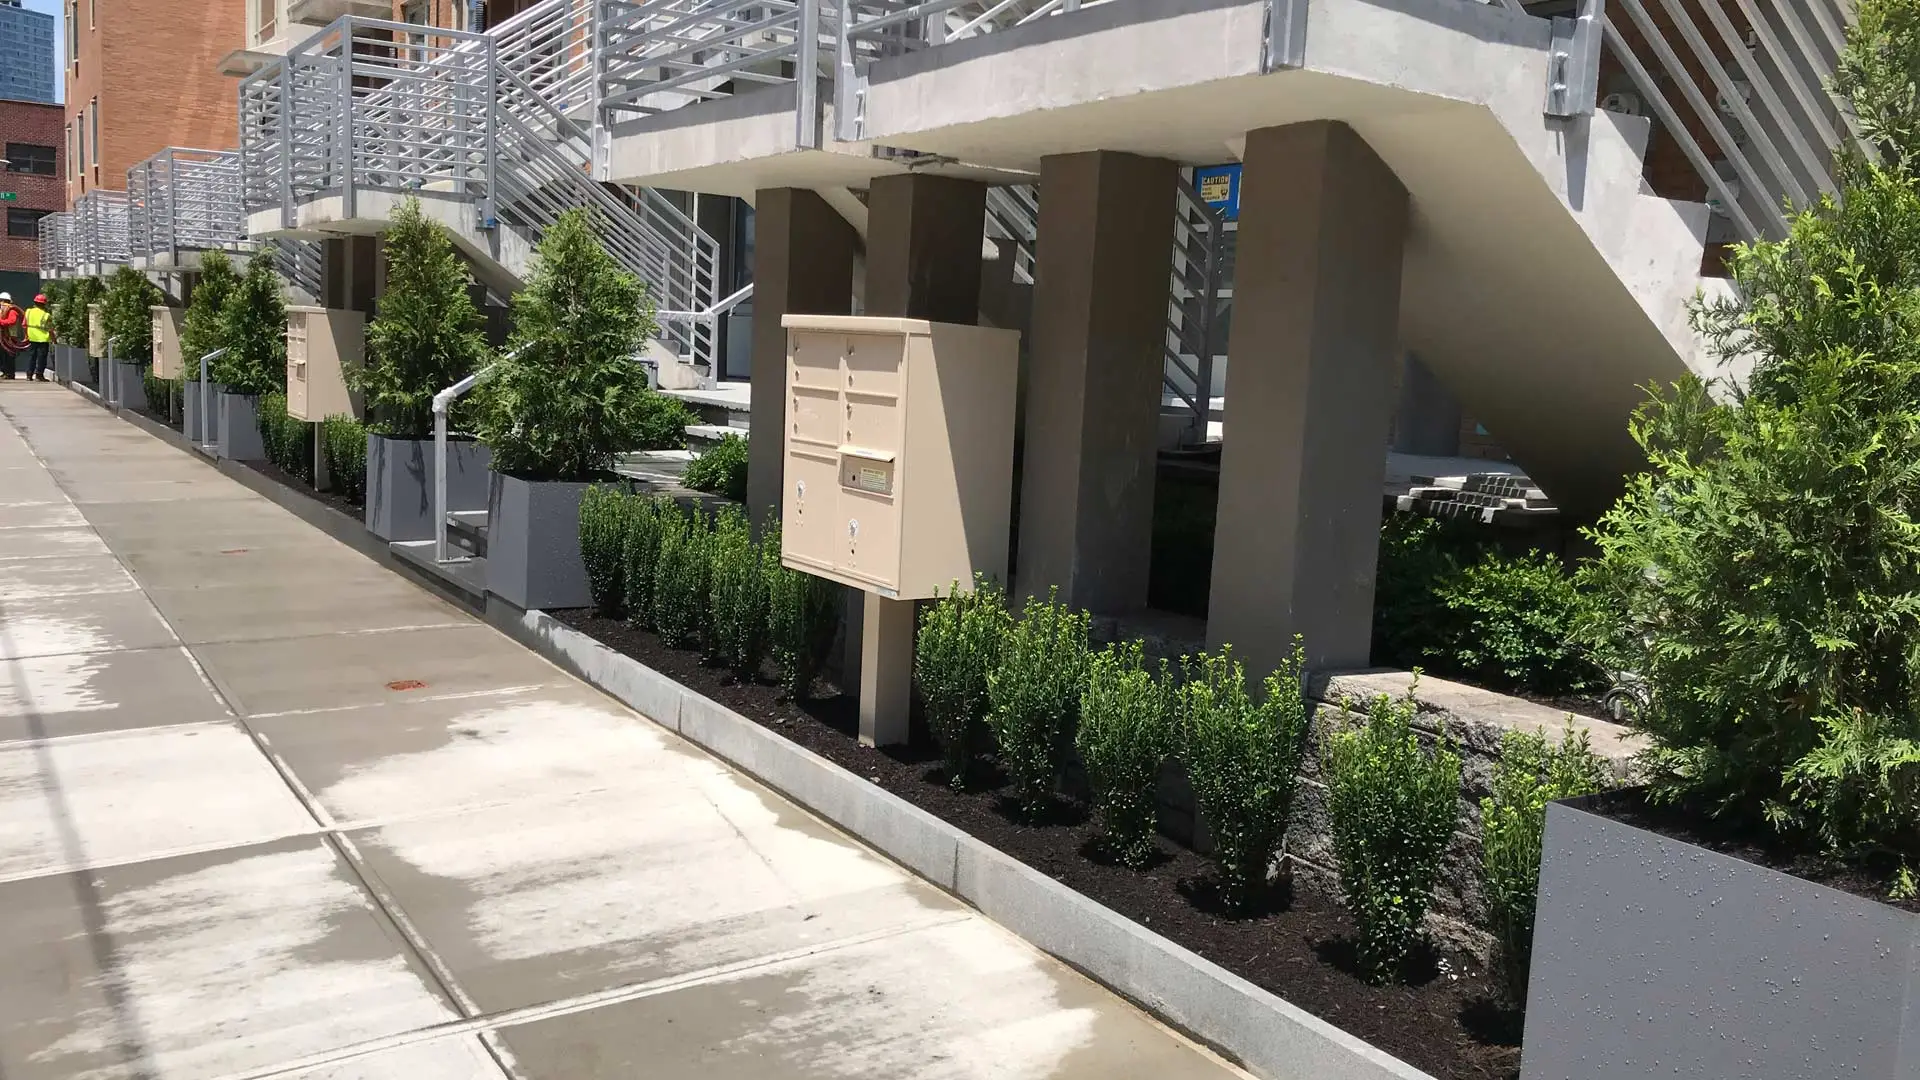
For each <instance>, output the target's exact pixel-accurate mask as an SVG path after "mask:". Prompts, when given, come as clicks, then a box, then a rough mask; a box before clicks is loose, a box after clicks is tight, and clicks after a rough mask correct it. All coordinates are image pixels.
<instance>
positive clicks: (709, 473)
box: [681, 424, 747, 502]
mask: <svg viewBox="0 0 1920 1080" xmlns="http://www.w3.org/2000/svg"><path fill="white" fill-rule="evenodd" d="M685 426H686V425H685V424H682V425H681V427H682V428H683V429H684V428H685ZM683 479H684V480H685V482H686V485H687V486H688V487H690V488H692V489H693V490H695V491H706V492H711V493H712V494H715V495H724V496H725V497H727V498H729V499H732V500H733V501H734V502H746V501H747V440H745V439H743V438H741V437H740V436H738V435H727V436H723V437H722V438H721V440H720V441H719V443H717V444H715V445H714V446H713V447H712V448H711V449H709V450H708V451H707V452H706V453H704V454H701V455H700V456H699V457H697V458H694V459H693V462H692V464H690V465H688V466H687V475H686V476H685V477H684V478H683Z"/></svg>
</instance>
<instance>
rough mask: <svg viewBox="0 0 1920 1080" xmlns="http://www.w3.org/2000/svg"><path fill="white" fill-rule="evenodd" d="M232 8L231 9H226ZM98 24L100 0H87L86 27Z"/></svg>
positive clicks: (90, 27) (89, 27)
mask: <svg viewBox="0 0 1920 1080" xmlns="http://www.w3.org/2000/svg"><path fill="white" fill-rule="evenodd" d="M228 10H232V9H228ZM99 25H100V0H87V28H88V29H89V30H91V29H93V28H94V27H96V26H99Z"/></svg>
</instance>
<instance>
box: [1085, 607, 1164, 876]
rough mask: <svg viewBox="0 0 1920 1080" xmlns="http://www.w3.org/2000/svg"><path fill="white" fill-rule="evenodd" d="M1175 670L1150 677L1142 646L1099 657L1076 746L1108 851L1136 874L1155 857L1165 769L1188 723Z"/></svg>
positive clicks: (1090, 678) (1127, 645)
mask: <svg viewBox="0 0 1920 1080" xmlns="http://www.w3.org/2000/svg"><path fill="white" fill-rule="evenodd" d="M1173 694H1174V686H1173V677H1172V674H1171V673H1170V672H1169V671H1168V670H1167V665H1166V664H1165V663H1164V662H1162V663H1161V665H1160V677H1159V678H1157V679H1156V678H1154V676H1153V673H1152V672H1150V671H1148V670H1147V667H1146V660H1145V654H1144V650H1143V649H1142V648H1141V645H1140V643H1139V642H1137V641H1132V642H1126V643H1124V644H1119V645H1114V646H1111V647H1109V648H1107V649H1105V650H1102V651H1101V652H1098V653H1096V654H1094V656H1093V659H1092V662H1091V663H1090V664H1089V666H1088V669H1087V689H1086V692H1085V693H1083V694H1081V695H1080V728H1079V731H1078V732H1077V733H1076V734H1075V736H1074V745H1075V747H1076V748H1077V749H1078V750H1079V751H1080V761H1081V763H1082V764H1083V765H1085V766H1086V770H1087V783H1088V785H1089V786H1090V787H1091V788H1092V789H1093V805H1094V808H1095V809H1096V810H1097V811H1098V812H1099V815H1100V825H1101V828H1102V829H1104V830H1105V831H1106V843H1107V848H1108V850H1110V851H1111V852H1112V853H1113V854H1114V855H1115V856H1116V857H1118V858H1119V859H1120V861H1121V862H1123V863H1125V864H1126V865H1128V866H1134V867H1139V866H1145V865H1146V864H1147V862H1148V861H1149V860H1150V859H1151V858H1152V857H1153V854H1154V850H1155V848H1154V843H1153V834H1154V826H1155V824H1156V823H1157V821H1158V818H1159V802H1158V800H1157V798H1156V790H1157V787H1158V783H1159V779H1160V766H1161V764H1162V763H1163V762H1165V761H1166V760H1167V758H1169V757H1171V756H1172V755H1173V754H1174V753H1175V752H1176V751H1178V749H1179V747H1180V723H1179V719H1178V717H1177V715H1176V713H1175V709H1174V699H1173Z"/></svg>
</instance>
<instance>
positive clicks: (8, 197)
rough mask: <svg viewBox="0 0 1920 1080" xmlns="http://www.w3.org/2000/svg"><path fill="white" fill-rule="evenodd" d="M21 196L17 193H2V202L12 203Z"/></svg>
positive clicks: (0, 198)
mask: <svg viewBox="0 0 1920 1080" xmlns="http://www.w3.org/2000/svg"><path fill="white" fill-rule="evenodd" d="M19 197H20V196H19V194H18V193H17V192H12V191H0V202H12V201H14V200H15V199H18V198H19Z"/></svg>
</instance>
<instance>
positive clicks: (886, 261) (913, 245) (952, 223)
mask: <svg viewBox="0 0 1920 1080" xmlns="http://www.w3.org/2000/svg"><path fill="white" fill-rule="evenodd" d="M986 223H987V189H986V185H984V184H979V183H975V182H973V181H970V180H949V179H946V178H944V177H938V176H920V175H908V176H886V177H881V178H880V179H878V180H875V181H874V182H873V185H872V186H871V187H870V188H869V189H868V191H867V258H866V281H865V288H866V309H865V311H866V314H868V315H890V316H896V317H905V318H914V319H930V320H932V321H934V322H944V323H960V324H964V325H968V326H971V325H974V324H976V323H978V322H979V321H980V267H981V249H982V242H983V237H984V235H985V229H986ZM762 242H764V241H762ZM914 611H915V608H914V603H913V601H911V600H889V599H887V598H885V597H882V596H877V595H874V594H872V593H863V594H859V595H854V596H850V597H849V598H848V604H847V652H846V655H845V657H844V659H843V660H842V664H843V666H844V667H846V668H847V670H848V677H847V679H846V681H847V682H853V681H855V673H856V672H857V678H858V683H859V686H860V741H861V742H863V743H865V744H867V745H869V746H889V745H893V744H895V743H904V742H906V741H907V724H908V710H909V708H910V707H911V705H912V701H913V634H914ZM856 648H857V650H858V651H857V652H856V651H855V650H856Z"/></svg>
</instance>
